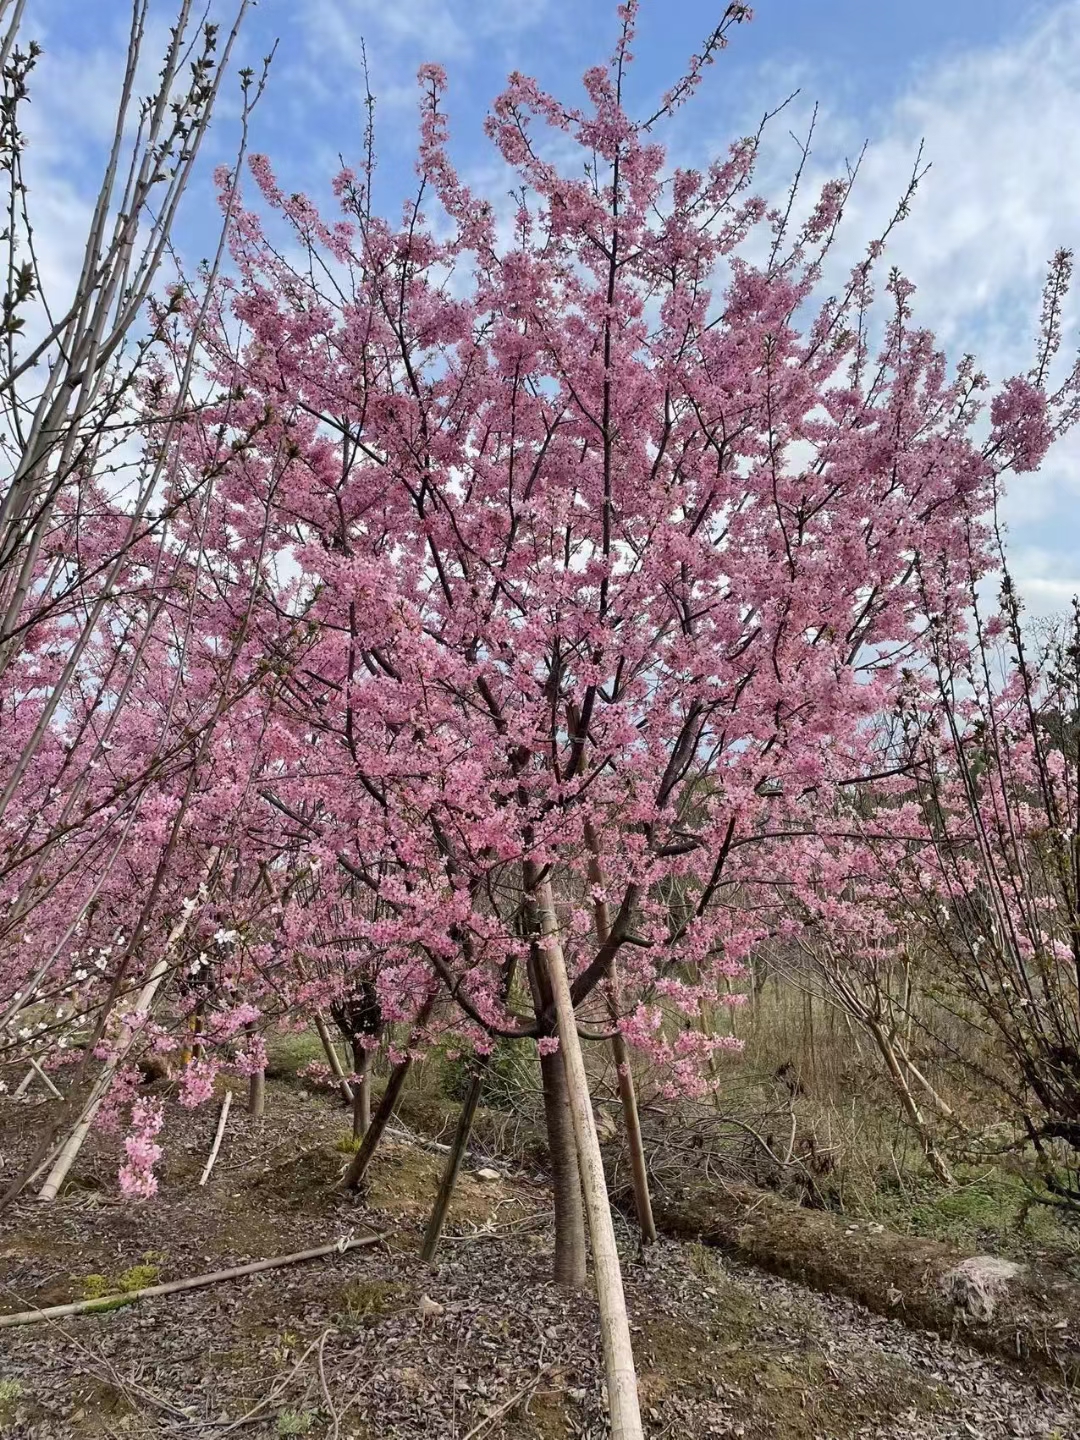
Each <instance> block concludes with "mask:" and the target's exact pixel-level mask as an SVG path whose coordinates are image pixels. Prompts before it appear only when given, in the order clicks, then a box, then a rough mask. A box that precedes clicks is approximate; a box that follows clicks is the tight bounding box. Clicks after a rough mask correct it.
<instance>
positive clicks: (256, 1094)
mask: <svg viewBox="0 0 1080 1440" xmlns="http://www.w3.org/2000/svg"><path fill="white" fill-rule="evenodd" d="M248 1031H249V1033H250V1034H254V1033H255V1027H254V1026H253V1025H249V1026H248ZM265 1109H266V1071H265V1070H263V1069H259V1070H253V1071H252V1072H251V1075H250V1076H249V1077H248V1114H249V1115H252V1116H254V1118H255V1119H256V1120H261V1119H262V1117H263V1112H264V1111H265Z"/></svg>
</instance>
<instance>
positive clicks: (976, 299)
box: [27, 0, 1080, 612]
mask: <svg viewBox="0 0 1080 1440" xmlns="http://www.w3.org/2000/svg"><path fill="white" fill-rule="evenodd" d="M216 4H217V7H218V10H219V13H221V14H224V11H225V0H216ZM152 8H153V11H154V13H155V14H156V17H157V22H158V24H159V32H158V33H159V34H163V33H164V27H165V25H167V23H168V22H169V20H170V19H171V12H172V11H173V9H174V0H153V6H152ZM27 9H28V24H27V33H28V34H37V35H38V36H40V38H41V39H42V41H43V42H44V44H45V46H46V54H45V56H44V57H43V59H42V62H41V66H40V78H39V81H38V84H37V86H36V89H35V91H34V106H33V111H34V114H33V127H32V132H31V133H32V138H33V141H34V153H33V154H32V156H31V157H30V159H31V171H30V173H31V176H32V178H33V181H34V185H35V192H36V200H37V203H38V205H39V207H40V209H39V216H40V218H39V227H40V232H41V235H40V238H41V240H42V244H43V247H44V252H45V255H46V263H47V265H48V266H49V267H50V270H51V272H52V273H53V275H54V276H55V279H56V283H57V284H62V282H63V276H64V274H65V272H66V271H67V270H69V269H70V268H71V265H72V250H71V246H72V241H73V237H75V236H77V234H78V230H79V218H80V216H81V215H82V214H83V213H84V212H85V206H86V202H87V199H88V197H89V194H90V186H91V183H92V181H93V177H94V170H95V160H96V159H97V157H98V156H99V154H100V147H101V144H102V143H103V137H104V134H105V127H106V126H107V123H108V119H109V101H110V96H111V94H112V93H113V92H114V89H115V81H116V78H117V70H116V67H117V63H118V59H119V56H120V54H121V50H122V44H123V40H124V37H125V35H126V29H127V22H128V18H129V16H130V0H29V3H28V7H27ZM722 10H723V4H722V3H719V4H708V3H704V0H674V3H673V0H667V3H662V0H643V4H642V8H641V19H640V24H639V34H638V40H637V43H636V45H635V53H636V56H637V64H636V66H635V71H634V78H633V89H632V94H634V95H635V96H637V97H639V98H640V102H641V104H642V105H643V106H644V105H646V104H648V103H649V101H650V100H652V99H654V98H655V97H656V96H657V95H659V94H660V93H662V92H663V91H664V90H665V89H666V88H667V87H668V85H670V83H671V82H672V81H673V79H674V78H676V77H677V76H678V75H679V73H681V70H682V68H683V66H684V65H685V61H686V58H687V56H688V55H690V54H691V53H692V52H693V51H694V50H696V49H697V48H698V46H699V45H700V42H701V39H702V38H703V36H704V35H705V34H706V33H707V32H708V30H709V29H710V28H711V26H712V25H713V24H715V22H716V19H717V18H718V16H719V14H720V13H721V12H722ZM755 11H756V14H755V19H754V21H753V23H752V24H750V25H744V26H741V27H739V28H738V29H737V30H736V31H735V32H734V34H733V38H732V44H731V47H730V49H729V50H728V51H727V52H726V53H725V54H724V55H722V56H721V57H720V58H719V60H718V62H717V64H716V65H714V66H713V67H712V68H711V70H710V71H708V72H707V74H706V78H705V81H704V84H703V85H702V87H701V90H700V91H699V93H698V96H697V98H696V100H695V101H694V103H693V105H692V106H691V107H688V108H687V109H686V110H685V111H684V112H682V114H681V115H680V117H679V121H678V124H677V125H676V126H674V127H673V128H672V130H671V132H670V134H669V136H668V139H669V140H670V142H671V144H672V147H673V150H674V151H675V153H676V154H677V155H678V157H679V158H680V159H689V160H692V161H694V162H697V163H700V162H701V161H702V160H704V159H706V158H707V156H708V154H709V152H715V151H716V150H719V149H721V148H723V147H725V146H726V145H727V143H728V142H729V141H730V140H731V139H733V138H734V137H735V136H737V135H739V134H742V133H744V132H745V131H746V130H747V129H748V128H750V127H752V126H756V123H757V120H758V119H759V117H760V115H761V114H762V112H763V111H764V110H765V109H767V108H772V107H773V106H775V105H776V103H777V102H778V101H780V100H782V99H783V98H784V97H785V96H787V95H788V94H790V93H791V91H793V90H795V89H796V88H797V89H799V91H800V94H799V97H798V99H797V100H796V101H795V102H794V103H793V104H792V106H791V107H790V109H789V110H788V111H786V112H785V115H784V117H783V123H778V124H777V125H775V126H774V127H773V131H772V135H771V139H770V143H769V146H768V147H767V149H766V153H765V155H764V157H763V164H762V168H761V171H760V172H759V185H760V187H761V188H764V189H765V191H766V193H779V192H780V190H781V189H782V187H783V184H784V181H785V180H786V178H787V177H788V176H789V175H790V173H791V169H792V165H793V162H794V158H795V153H796V152H795V148H794V144H793V142H792V141H791V139H790V137H789V136H788V133H787V132H788V130H789V129H790V128H794V129H796V130H799V129H801V128H802V127H803V126H804V125H805V123H806V121H807V119H808V117H809V112H810V107H811V105H812V104H813V103H814V102H817V103H818V104H819V105H820V119H819V129H818V138H817V144H816V148H815V153H814V158H813V162H812V165H811V173H810V178H811V181H814V180H818V179H824V178H825V177H826V176H828V175H830V174H833V173H835V172H836V170H837V168H838V167H839V166H841V165H842V163H843V161H844V159H845V157H847V156H852V155H854V154H855V153H857V151H858V150H859V148H860V146H861V144H862V142H863V140H868V141H869V142H870V150H869V153H868V156H867V159H866V161H865V164H864V169H863V172H862V177H861V180H860V185H859V189H858V191H857V192H856V199H855V203H854V205H853V206H852V207H851V209H850V211H849V217H848V220H847V222H846V224H845V229H846V232H847V236H846V240H845V246H846V249H844V251H843V254H842V258H843V260H844V262H845V263H846V262H847V261H849V260H851V259H854V258H855V257H856V256H857V255H858V254H859V252H860V251H861V250H862V247H863V245H864V243H865V241H866V239H867V238H869V236H870V234H871V233H872V232H873V231H874V230H875V228H876V227H877V226H878V225H879V224H880V222H881V220H882V218H883V217H884V216H885V215H886V214H887V213H888V212H890V211H891V209H892V206H893V205H894V203H895V201H896V199H897V198H898V196H899V194H900V193H901V192H902V190H903V187H904V184H905V181H906V179H907V175H908V173H909V171H910V168H911V164H912V161H913V159H914V155H915V151H916V148H917V146H918V143H919V141H920V139H925V142H926V158H927V159H929V160H930V161H931V162H932V167H933V168H932V169H931V171H930V173H929V175H928V176H927V179H926V181H925V182H924V184H923V186H922V187H921V189H920V192H919V195H918V197H917V199H916V204H915V207H914V210H913V213H912V215H911V218H910V219H909V220H908V221H907V222H906V224H905V225H904V226H903V227H902V229H901V231H900V233H899V235H898V238H897V240H896V243H895V244H894V245H893V246H892V247H891V249H890V258H891V259H893V260H894V261H895V262H896V263H898V264H899V265H900V266H901V267H902V268H903V269H904V270H905V271H906V273H907V274H908V275H909V276H910V277H911V278H912V279H913V280H914V281H915V283H916V285H917V286H918V297H917V307H918V314H919V318H920V320H922V321H923V322H924V323H927V324H929V325H931V326H932V327H933V328H935V329H936V330H937V331H938V332H939V334H940V335H941V336H942V338H943V340H944V341H945V343H946V345H947V347H948V348H949V350H950V352H951V353H953V354H954V355H957V356H958V355H959V354H960V353H962V352H963V351H965V350H973V351H975V353H976V354H977V355H978V356H979V358H980V360H981V361H982V363H983V365H984V368H986V369H987V371H988V372H989V373H990V374H991V376H992V377H995V376H997V377H1000V376H1004V375H1006V374H1010V373H1015V372H1016V371H1017V370H1021V369H1023V368H1026V364H1027V360H1028V355H1029V353H1030V342H1031V332H1032V324H1033V320H1034V318H1035V316H1036V315H1037V308H1038V295H1039V288H1040V284H1041V277H1042V273H1043V270H1044V267H1045V263H1046V261H1047V259H1048V258H1049V256H1050V254H1051V253H1052V252H1053V250H1054V249H1055V248H1056V247H1058V246H1059V245H1066V246H1070V247H1075V248H1077V249H1078V250H1080V0H760V3H759V4H757V5H756V6H755ZM615 33H616V22H615V5H614V3H609V0H261V3H260V4H259V6H258V7H257V8H256V9H255V10H254V11H253V12H252V14H251V16H250V18H249V22H248V25H247V29H246V31H245V35H244V39H243V43H242V56H241V59H242V60H243V61H246V62H248V63H257V61H258V59H259V57H260V56H261V55H262V54H264V53H265V52H266V51H267V50H268V49H269V48H270V46H271V45H272V43H273V41H274V40H275V39H276V40H277V41H278V42H279V43H278V52H277V56H276V59H275V62H274V66H273V71H272V76H271V82H270V88H269V91H268V93H267V96H266V98H265V100H264V102H263V104H262V106H261V108H260V110H259V112H258V113H257V116H256V120H255V125H254V133H253V145H254V148H256V149H261V150H265V151H267V152H268V153H269V154H270V155H271V156H272V157H273V159H274V162H275V165H276V167H277V168H278V170H279V173H280V174H281V177H282V180H283V181H284V182H285V184H286V185H287V186H288V188H290V189H293V188H295V189H305V190H307V191H309V192H310V193H312V194H313V195H315V196H321V195H323V194H324V193H325V186H326V181H327V178H328V177H329V175H330V174H331V173H332V171H333V169H334V167H335V165H336V157H337V155H338V154H339V153H344V154H345V155H346V156H348V155H349V154H350V153H351V154H356V153H357V150H358V145H359V139H360V134H361V127H362V96H363V87H362V82H361V78H360V73H359V55H360V42H361V38H363V40H364V41H365V43H366V46H367V51H368V57H369V62H370V66H371V75H372V87H373V89H374V91H375V93H376V96H377V98H378V106H379V108H378V125H379V133H378V150H379V156H380V167H381V177H382V187H383V189H382V195H383V199H384V201H385V202H386V203H390V202H391V201H393V202H395V208H396V201H397V199H398V198H399V196H400V194H401V193H402V190H403V189H404V188H405V187H407V186H408V185H409V184H410V183H411V179H412V172H411V158H412V149H413V141H414V136H415V125H414V119H413V115H414V109H413V107H414V97H415V89H414V84H413V77H414V74H415V70H416V67H417V65H418V64H419V63H420V62H422V61H424V60H437V61H440V62H441V63H443V64H444V65H445V66H446V67H447V69H448V71H449V72H450V79H451V99H450V111H451V116H452V121H453V128H454V151H455V156H456V158H457V160H458V163H459V167H460V168H461V169H462V170H463V171H465V172H466V173H472V174H474V175H478V176H480V177H483V176H484V175H485V172H486V173H487V175H488V177H489V178H491V177H493V176H494V174H495V172H494V171H493V169H492V167H491V160H490V152H489V150H488V147H487V144H486V141H485V140H484V137H483V135H482V133H481V130H480V122H481V120H482V118H483V115H484V113H485V111H486V108H487V105H488V102H489V101H490V99H491V98H492V96H493V95H494V94H496V93H497V91H498V89H499V88H500V86H501V83H502V81H503V79H504V77H505V75H506V73H507V71H508V70H510V69H511V68H514V67H518V68H522V69H525V70H528V71H530V72H531V73H533V74H535V75H536V76H537V77H538V78H539V79H540V81H541V82H542V83H543V84H545V85H546V86H548V87H549V88H552V89H555V90H557V91H559V92H560V93H561V94H564V95H568V96H570V97H571V98H576V95H577V93H578V81H579V76H580V74H581V71H582V70H583V69H584V68H585V67H586V65H588V64H591V63H595V62H596V61H597V60H601V59H603V58H604V57H605V56H606V55H607V54H608V53H609V52H610V49H611V46H612V41H613V37H614V35H615ZM230 111H232V115H231V114H230ZM234 114H235V106H234V105H233V104H232V102H230V103H229V104H227V105H226V106H224V107H223V109H222V112H221V123H220V125H219V127H218V129H217V133H216V136H215V143H214V146H213V147H212V149H213V150H216V151H217V154H216V155H215V154H213V153H211V154H209V155H208V156H207V159H208V162H212V161H213V160H215V159H221V158H226V157H227V156H228V155H229V154H230V152H231V150H232V147H233V145H234V142H235V126H234V125H233V123H232V117H233V115H234ZM204 198H205V197H204V193H196V194H195V195H193V197H192V199H193V202H194V203H193V206H192V209H191V210H190V211H189V220H188V223H187V225H186V226H185V228H184V230H183V232H182V240H183V243H184V245H185V248H187V249H188V250H189V251H190V252H191V253H192V254H193V256H194V258H197V256H198V254H199V253H201V252H200V249H199V247H200V244H201V243H203V242H205V243H207V244H208V243H209V242H208V240H207V238H206V237H207V236H208V235H209V226H207V228H206V231H205V233H203V230H202V227H201V225H200V222H199V220H198V216H199V214H200V213H205V212H201V202H202V200H203V199H204ZM1070 339H1071V341H1072V343H1073V345H1074V348H1075V344H1076V342H1077V341H1080V305H1077V306H1076V307H1074V312H1073V315H1072V331H1071V335H1070ZM1008 520H1009V526H1010V539H1011V550H1012V554H1013V558H1014V563H1015V568H1016V570H1017V572H1018V574H1019V576H1020V578H1021V582H1022V584H1023V587H1024V589H1025V591H1026V594H1027V597H1028V603H1029V606H1030V608H1031V609H1032V610H1036V611H1042V612H1045V611H1055V610H1060V609H1062V608H1063V607H1064V605H1065V604H1066V603H1067V601H1068V599H1069V597H1070V595H1071V594H1072V593H1073V591H1074V590H1080V436H1077V437H1076V438H1074V439H1073V440H1069V441H1066V442H1064V443H1063V444H1062V445H1060V446H1059V447H1058V448H1057V449H1056V450H1055V451H1054V452H1052V454H1051V456H1050V457H1049V459H1048V460H1047V462H1046V463H1045V464H1044V467H1043V470H1042V471H1041V472H1040V473H1039V474H1038V475H1036V476H1032V477H1023V478H1022V479H1021V480H1019V481H1017V482H1015V484H1014V487H1013V490H1012V493H1011V494H1010V496H1009V501H1008Z"/></svg>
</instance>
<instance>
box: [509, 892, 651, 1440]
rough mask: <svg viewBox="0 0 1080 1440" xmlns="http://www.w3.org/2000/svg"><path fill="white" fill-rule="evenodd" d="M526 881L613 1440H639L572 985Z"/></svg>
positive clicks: (547, 897)
mask: <svg viewBox="0 0 1080 1440" xmlns="http://www.w3.org/2000/svg"><path fill="white" fill-rule="evenodd" d="M530 869H531V867H530ZM526 881H527V884H528V885H529V888H530V890H531V892H532V894H533V895H534V897H535V901H536V907H537V911H538V914H539V919H540V932H541V936H542V947H543V952H544V958H545V960H546V962H547V974H548V980H549V983H550V985H551V992H552V996H553V998H554V1001H555V1013H556V1015H557V1016H558V1026H559V1052H560V1054H561V1055H562V1056H563V1063H564V1065H565V1067H566V1081H567V1089H568V1091H569V1098H570V1116H571V1120H572V1121H573V1126H574V1141H575V1144H576V1146H577V1156H578V1167H579V1169H580V1171H581V1188H582V1193H583V1194H584V1197H585V1210H586V1214H587V1216H588V1220H589V1238H590V1240H591V1241H592V1254H593V1268H594V1271H595V1274H596V1291H597V1300H598V1302H599V1308H600V1339H601V1344H602V1346H603V1352H604V1375H605V1379H606V1380H607V1393H608V1413H609V1415H610V1419H611V1440H643V1437H644V1432H643V1430H642V1427H641V1410H640V1407H639V1404H638V1393H637V1375H636V1373H635V1370H634V1351H633V1346H632V1345H631V1342H630V1319H629V1316H628V1315H627V1312H626V1297H625V1295H624V1293H623V1283H622V1270H621V1269H620V1266H619V1252H618V1249H617V1248H616V1245H615V1227H614V1225H613V1224H612V1220H611V1205H610V1202H609V1200H608V1193H607V1182H606V1181H605V1179H604V1162H603V1158H602V1156H601V1154H600V1141H599V1139H598V1138H597V1134H596V1120H595V1117H594V1115H593V1108H592V1101H591V1099H590V1098H589V1082H588V1077H587V1075H586V1073H585V1059H584V1056H583V1055H582V1053H581V1041H580V1039H579V1038H578V1031H577V1017H576V1016H575V1014H574V1002H573V999H572V998H571V995H570V980H569V977H568V975H567V973H566V961H565V959H564V956H563V950H562V944H561V942H560V940H559V922H558V917H557V915H556V912H555V900H554V897H553V895H552V893H551V882H550V881H549V880H538V878H537V876H536V874H535V871H533V872H532V873H531V874H529V873H528V872H527V876H526Z"/></svg>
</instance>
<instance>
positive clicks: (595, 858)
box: [585, 821, 656, 1245]
mask: <svg viewBox="0 0 1080 1440" xmlns="http://www.w3.org/2000/svg"><path fill="white" fill-rule="evenodd" d="M585 843H586V845H587V847H588V851H589V881H590V884H592V885H593V886H594V887H595V888H597V889H599V890H602V889H603V885H604V874H603V871H602V869H601V867H600V844H599V841H598V840H597V836H596V831H595V830H594V829H593V827H592V825H591V824H589V823H588V821H586V823H585ZM593 923H594V926H595V929H596V939H597V941H598V943H599V944H600V945H603V944H604V943H605V942H606V941H607V938H608V936H609V935H610V934H611V917H610V916H609V914H608V907H607V901H606V900H600V899H595V900H594V901H593ZM604 989H605V992H606V997H607V1003H608V1011H609V1013H610V1015H611V1018H612V1020H613V1022H614V1023H615V1024H616V1025H617V1024H618V1021H619V1011H620V1004H619V973H618V968H617V962H616V960H615V959H614V958H613V959H612V961H611V965H610V968H609V970H608V974H607V981H606V983H605V986H604ZM611 1053H612V1058H613V1059H614V1061H615V1073H616V1075H617V1076H618V1082H619V1099H620V1101H621V1102H622V1112H623V1124H624V1125H625V1127H626V1148H627V1151H628V1152H629V1155H630V1179H631V1183H632V1185H633V1187H634V1209H635V1211H636V1213H637V1218H638V1225H639V1226H640V1227H641V1238H642V1240H643V1242H644V1243H645V1244H646V1245H653V1244H655V1243H656V1222H655V1221H654V1220H653V1213H652V1200H651V1199H650V1198H649V1172H648V1167H647V1166H646V1164H645V1146H644V1145H643V1143H642V1140H641V1119H640V1117H639V1115H638V1108H637V1096H636V1095H635V1094H634V1074H633V1071H632V1070H631V1069H630V1051H629V1048H628V1046H627V1044H626V1040H625V1039H624V1037H623V1035H622V1032H621V1031H619V1030H616V1031H615V1034H614V1035H613V1036H612V1040H611Z"/></svg>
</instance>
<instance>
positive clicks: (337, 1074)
mask: <svg viewBox="0 0 1080 1440" xmlns="http://www.w3.org/2000/svg"><path fill="white" fill-rule="evenodd" d="M315 1030H316V1032H317V1033H318V1036H319V1039H320V1040H321V1041H322V1047H323V1050H324V1052H325V1054H326V1063H327V1064H328V1065H329V1066H330V1069H331V1070H332V1071H333V1072H334V1078H335V1079H336V1080H337V1082H338V1089H339V1090H340V1091H341V1098H342V1099H343V1100H344V1101H345V1104H346V1105H351V1104H352V1103H353V1093H352V1086H351V1085H350V1084H349V1082H348V1080H346V1079H345V1071H344V1070H343V1069H342V1068H341V1060H340V1059H339V1057H338V1053H337V1049H336V1048H335V1046H334V1042H333V1040H332V1038H331V1036H330V1031H329V1030H328V1029H327V1026H326V1021H325V1020H324V1019H323V1017H322V1016H321V1015H320V1014H319V1013H318V1011H316V1012H315Z"/></svg>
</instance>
